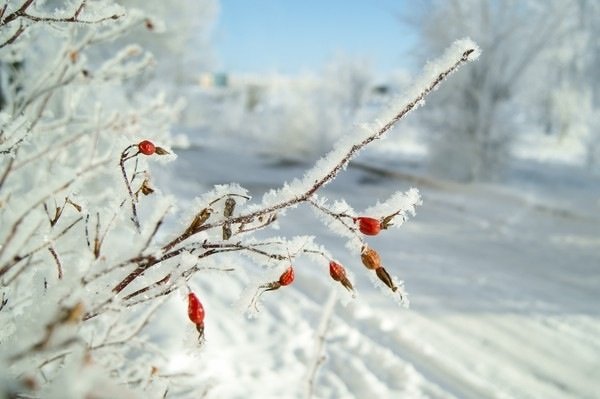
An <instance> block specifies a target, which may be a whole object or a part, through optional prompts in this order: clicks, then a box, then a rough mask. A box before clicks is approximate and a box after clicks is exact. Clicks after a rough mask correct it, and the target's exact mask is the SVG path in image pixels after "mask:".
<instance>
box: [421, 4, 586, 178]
mask: <svg viewBox="0 0 600 399" xmlns="http://www.w3.org/2000/svg"><path fill="white" fill-rule="evenodd" d="M581 4H582V7H583V5H584V4H586V2H585V1H583V2H581ZM574 5H575V3H574V2H573V3H570V2H544V1H538V0H527V1H493V0H465V1H437V0H432V1H430V2H428V3H427V5H426V7H424V8H423V9H422V10H421V14H420V17H419V18H418V25H417V26H418V28H419V29H420V32H421V43H420V44H421V46H420V48H421V49H422V50H423V51H424V53H425V54H432V53H436V52H438V51H439V49H440V48H441V47H442V46H443V43H445V42H447V41H448V40H452V38H454V37H461V36H465V35H469V36H470V37H472V38H473V39H475V40H477V41H478V42H479V43H480V44H481V47H482V53H483V56H482V58H481V62H479V63H477V65H474V67H473V68H470V69H469V70H466V71H462V72H461V73H460V74H459V76H457V78H456V79H454V80H452V82H451V83H450V85H448V86H446V87H444V88H443V89H442V90H440V93H439V95H437V96H435V98H434V99H432V101H431V102H432V104H431V105H432V108H431V109H432V110H433V111H432V112H429V113H428V114H426V115H423V118H424V122H425V124H426V126H429V128H430V129H431V130H432V133H433V135H432V141H431V158H432V167H433V170H434V171H435V172H436V173H438V174H442V175H445V176H446V177H452V178H455V179H458V180H462V181H473V180H486V179H491V178H494V177H497V176H498V175H499V174H500V173H501V171H502V169H503V166H504V165H505V163H506V162H507V160H508V156H509V151H510V147H511V144H512V142H513V140H514V139H515V137H516V136H517V134H518V133H519V132H520V131H522V129H523V128H524V127H525V126H527V125H528V124H529V122H530V116H531V115H530V114H531V108H532V104H531V103H530V101H532V96H531V93H532V92H534V93H539V92H540V90H541V88H544V87H555V85H554V84H553V82H549V81H548V79H549V77H550V76H552V75H551V73H550V72H552V71H554V72H555V71H557V70H560V69H562V68H564V65H565V60H561V59H560V58H556V57H554V58H552V55H557V53H558V52H559V51H561V50H565V48H568V47H569V45H570V43H569V40H570V39H571V38H572V36H571V34H572V32H573V27H574V26H573V22H574V19H573V18H572V16H574V12H575V11H576V10H575V7H574ZM588 6H591V4H588ZM424 10H426V12H423V11H424ZM550 59H553V62H554V64H551V63H550V64H549V63H548V61H549V60H550ZM534 97H536V96H534ZM537 100H538V101H539V100H540V99H539V97H538V98H537Z"/></svg>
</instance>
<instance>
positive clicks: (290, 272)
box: [279, 266, 294, 285]
mask: <svg viewBox="0 0 600 399" xmlns="http://www.w3.org/2000/svg"><path fill="white" fill-rule="evenodd" d="M293 282H294V268H293V267H292V266H290V267H288V268H287V269H286V271H285V272H283V274H282V275H281V276H280V277H279V284H281V285H290V284H292V283H293Z"/></svg>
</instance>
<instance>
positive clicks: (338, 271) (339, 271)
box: [329, 261, 354, 291]
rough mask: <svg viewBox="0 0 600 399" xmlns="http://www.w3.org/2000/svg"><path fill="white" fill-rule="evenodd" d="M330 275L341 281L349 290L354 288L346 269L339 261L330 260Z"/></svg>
mask: <svg viewBox="0 0 600 399" xmlns="http://www.w3.org/2000/svg"><path fill="white" fill-rule="evenodd" d="M329 275H330V276H331V278H332V279H334V280H335V281H339V282H340V283H341V284H342V285H343V286H344V288H346V289H347V290H348V291H352V290H353V289H354V288H353V287H352V283H351V282H350V280H348V277H346V269H344V266H342V265H340V264H339V263H337V262H334V261H331V262H329Z"/></svg>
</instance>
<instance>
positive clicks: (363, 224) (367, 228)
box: [354, 216, 381, 236]
mask: <svg viewBox="0 0 600 399" xmlns="http://www.w3.org/2000/svg"><path fill="white" fill-rule="evenodd" d="M354 222H355V223H358V229H359V230H360V232H361V233H363V234H365V235H368V236H376V235H377V234H379V232H380V231H381V222H380V221H379V219H375V218H370V217H366V216H361V217H358V218H355V219H354Z"/></svg>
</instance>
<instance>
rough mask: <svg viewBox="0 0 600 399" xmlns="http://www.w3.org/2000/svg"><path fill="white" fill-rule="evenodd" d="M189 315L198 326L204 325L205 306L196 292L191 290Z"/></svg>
mask: <svg viewBox="0 0 600 399" xmlns="http://www.w3.org/2000/svg"><path fill="white" fill-rule="evenodd" d="M188 317H189V318H190V320H191V321H192V323H194V324H196V326H199V325H200V326H203V323H204V307H203V306H202V303H201V302H200V300H199V299H198V297H197V296H196V294H194V293H193V292H190V293H189V294H188Z"/></svg>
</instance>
